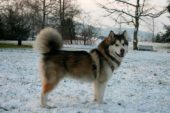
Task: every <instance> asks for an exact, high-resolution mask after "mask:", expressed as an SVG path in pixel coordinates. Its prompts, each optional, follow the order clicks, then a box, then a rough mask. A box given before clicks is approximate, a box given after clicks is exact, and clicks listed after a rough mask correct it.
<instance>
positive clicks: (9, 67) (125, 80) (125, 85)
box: [0, 49, 170, 113]
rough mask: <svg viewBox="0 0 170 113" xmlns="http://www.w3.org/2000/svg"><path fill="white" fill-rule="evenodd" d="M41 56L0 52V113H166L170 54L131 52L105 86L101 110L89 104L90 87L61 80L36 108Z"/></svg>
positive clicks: (21, 51)
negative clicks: (47, 99)
mask: <svg viewBox="0 0 170 113" xmlns="http://www.w3.org/2000/svg"><path fill="white" fill-rule="evenodd" d="M38 58H39V55H38V54H37V53H34V52H33V51H32V50H31V49H0V113H170V53H167V52H164V53H162V52H143V51H129V53H128V54H127V56H126V58H125V59H124V61H123V63H122V65H121V67H120V68H119V69H118V70H117V71H115V72H114V74H113V77H112V79H111V80H110V81H109V82H108V85H107V89H106V93H105V97H104V101H105V104H100V105H98V104H96V103H95V102H93V91H92V90H93V87H92V84H90V83H86V82H79V81H76V80H71V79H64V80H63V81H62V82H60V84H59V85H58V86H57V87H56V89H55V90H54V91H53V92H52V93H50V94H49V101H48V102H49V105H51V106H56V107H57V108H53V109H45V108H41V107H40V91H41V83H40V79H39V76H38V69H37V67H38V66H37V63H38Z"/></svg>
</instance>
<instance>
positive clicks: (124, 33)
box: [122, 30, 128, 40]
mask: <svg viewBox="0 0 170 113" xmlns="http://www.w3.org/2000/svg"><path fill="white" fill-rule="evenodd" d="M122 35H123V36H124V38H125V39H126V40H128V35H127V31H126V30H125V31H123V34H122Z"/></svg>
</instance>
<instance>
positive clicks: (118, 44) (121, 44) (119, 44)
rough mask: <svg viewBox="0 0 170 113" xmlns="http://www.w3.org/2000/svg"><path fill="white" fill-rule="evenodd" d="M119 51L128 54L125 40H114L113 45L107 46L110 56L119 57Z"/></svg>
mask: <svg viewBox="0 0 170 113" xmlns="http://www.w3.org/2000/svg"><path fill="white" fill-rule="evenodd" d="M121 49H124V50H125V54H126V53H127V52H128V47H127V45H125V40H121V41H120V40H116V41H115V44H113V45H110V46H109V52H110V55H112V56H114V57H119V58H120V55H121Z"/></svg>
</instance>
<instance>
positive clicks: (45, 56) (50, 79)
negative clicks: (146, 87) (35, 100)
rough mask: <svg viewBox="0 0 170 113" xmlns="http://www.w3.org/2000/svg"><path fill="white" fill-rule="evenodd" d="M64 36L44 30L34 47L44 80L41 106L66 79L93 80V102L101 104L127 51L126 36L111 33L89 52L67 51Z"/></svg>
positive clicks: (52, 30)
mask: <svg viewBox="0 0 170 113" xmlns="http://www.w3.org/2000/svg"><path fill="white" fill-rule="evenodd" d="M62 44H63V43H62V38H61V35H60V34H59V33H58V31H56V30H55V29H53V28H45V29H43V30H42V31H40V33H39V34H38V36H37V38H36V41H35V43H34V48H35V49H37V50H38V51H39V52H40V53H41V54H42V57H41V60H40V74H41V81H42V92H41V105H42V106H43V107H46V106H47V94H48V93H49V92H50V91H51V90H52V89H54V87H55V86H56V85H57V84H58V83H59V81H60V80H62V79H63V78H64V77H67V76H69V77H72V78H75V79H82V80H88V81H92V82H93V83H94V99H95V101H97V102H98V103H102V101H103V96H104V91H105V88H106V83H107V81H108V80H109V79H110V77H111V76H112V74H113V71H114V70H115V69H116V68H118V67H119V66H120V64H121V62H122V59H123V57H124V56H125V54H126V53H127V51H128V40H127V33H126V31H124V32H123V33H122V34H115V33H114V32H113V31H110V33H109V35H108V37H106V38H105V39H104V40H103V41H102V42H101V43H100V44H99V45H98V48H95V49H93V50H91V52H90V53H89V52H86V51H65V50H61V48H62Z"/></svg>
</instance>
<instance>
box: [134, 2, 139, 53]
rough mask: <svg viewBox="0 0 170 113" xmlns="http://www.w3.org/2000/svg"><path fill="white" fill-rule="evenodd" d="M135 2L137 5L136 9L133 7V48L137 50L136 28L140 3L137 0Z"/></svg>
mask: <svg viewBox="0 0 170 113" xmlns="http://www.w3.org/2000/svg"><path fill="white" fill-rule="evenodd" d="M136 2H137V5H136V9H135V30H134V34H133V50H138V29H139V14H140V13H139V10H140V9H139V8H140V4H139V0H137V1H136Z"/></svg>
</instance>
